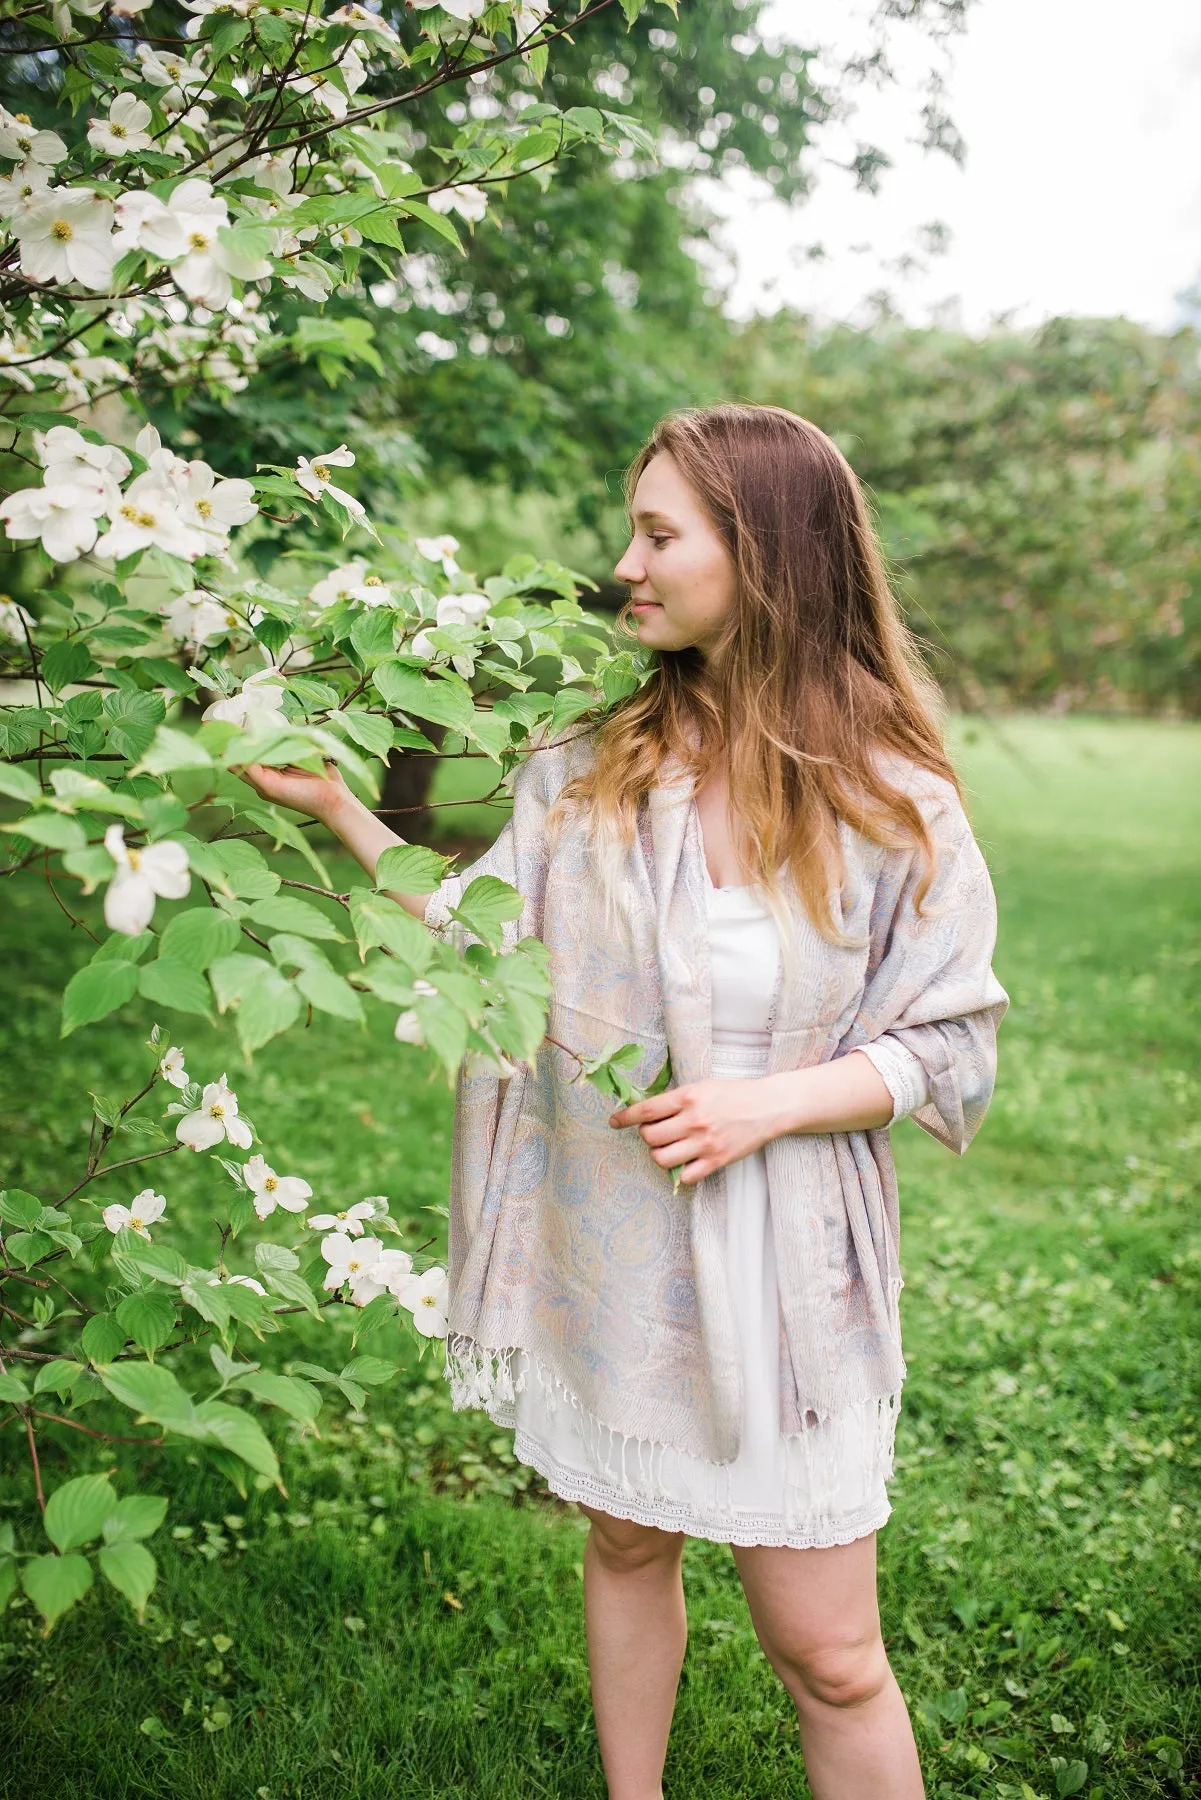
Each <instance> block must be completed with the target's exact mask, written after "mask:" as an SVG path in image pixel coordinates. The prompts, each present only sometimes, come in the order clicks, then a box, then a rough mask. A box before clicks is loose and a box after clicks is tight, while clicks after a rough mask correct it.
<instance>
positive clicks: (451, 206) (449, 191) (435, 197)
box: [426, 181, 488, 225]
mask: <svg viewBox="0 0 1201 1800" xmlns="http://www.w3.org/2000/svg"><path fill="white" fill-rule="evenodd" d="M426 205H427V206H428V207H429V209H430V211H431V212H436V213H450V212H457V213H458V215H459V217H460V218H461V219H466V220H468V222H469V223H470V224H472V225H478V224H479V221H480V220H481V219H482V218H483V216H484V214H485V213H486V212H487V210H488V196H487V194H486V193H485V192H484V189H483V188H482V187H476V186H475V184H474V182H470V181H465V182H462V183H461V184H460V185H459V186H458V187H444V188H439V189H438V191H437V192H436V193H434V194H430V196H429V197H428V199H427V201H426Z"/></svg>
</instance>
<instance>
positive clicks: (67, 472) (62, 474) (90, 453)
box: [33, 425, 133, 495]
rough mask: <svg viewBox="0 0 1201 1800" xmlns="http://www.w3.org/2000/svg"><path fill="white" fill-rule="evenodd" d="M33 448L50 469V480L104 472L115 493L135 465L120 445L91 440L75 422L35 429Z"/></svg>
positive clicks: (66, 479) (90, 475)
mask: <svg viewBox="0 0 1201 1800" xmlns="http://www.w3.org/2000/svg"><path fill="white" fill-rule="evenodd" d="M33 448H34V451H35V453H36V455H37V459H38V461H39V462H40V463H41V464H42V467H43V468H44V469H45V471H46V474H45V476H44V479H45V480H46V481H47V482H56V481H75V480H77V479H79V478H91V477H93V476H96V475H104V476H107V477H108V479H109V480H110V481H111V482H112V484H113V486H112V492H113V494H114V495H115V494H116V490H117V485H118V484H119V483H120V482H122V481H124V480H125V477H126V476H127V475H128V474H129V471H130V469H131V468H132V467H133V464H132V463H131V462H130V460H129V458H128V456H126V454H125V452H124V450H122V449H121V448H120V447H119V445H117V444H92V443H89V442H88V439H87V438H85V437H84V435H83V433H82V432H81V431H76V429H75V427H74V426H73V425H52V426H51V427H50V429H49V431H35V432H34V434H33Z"/></svg>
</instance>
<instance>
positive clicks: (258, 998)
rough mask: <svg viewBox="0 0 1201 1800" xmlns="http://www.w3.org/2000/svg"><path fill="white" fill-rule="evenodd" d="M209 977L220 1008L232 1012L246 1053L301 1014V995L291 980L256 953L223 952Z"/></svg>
mask: <svg viewBox="0 0 1201 1800" xmlns="http://www.w3.org/2000/svg"><path fill="white" fill-rule="evenodd" d="M209 979H210V981H211V982H212V984H213V992H214V993H215V994H216V996H217V1004H218V1006H219V1007H220V1009H221V1011H222V1012H228V1011H230V1010H232V1011H233V1012H234V1014H235V1023H236V1025H237V1031H238V1039H239V1041H240V1043H241V1045H242V1048H243V1050H245V1051H246V1052H247V1053H249V1052H250V1051H252V1050H257V1049H259V1048H260V1047H261V1046H262V1045H263V1044H265V1043H267V1042H268V1041H269V1040H270V1039H271V1038H273V1037H276V1036H278V1034H279V1033H280V1032H281V1031H286V1030H287V1029H288V1027H289V1025H293V1024H295V1022H296V1020H297V1019H298V1018H299V1017H300V995H299V994H298V993H297V991H296V989H295V988H294V987H293V986H292V983H291V982H290V981H288V980H286V979H285V977H284V976H283V975H281V974H280V972H279V970H278V969H275V968H273V967H272V966H271V964H270V963H267V962H263V961H262V960H261V958H259V957H257V956H241V955H237V956H223V957H221V958H220V959H219V960H218V961H217V962H215V963H214V964H213V966H212V968H211V969H210V970H209Z"/></svg>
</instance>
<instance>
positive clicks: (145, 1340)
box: [117, 1290, 175, 1355]
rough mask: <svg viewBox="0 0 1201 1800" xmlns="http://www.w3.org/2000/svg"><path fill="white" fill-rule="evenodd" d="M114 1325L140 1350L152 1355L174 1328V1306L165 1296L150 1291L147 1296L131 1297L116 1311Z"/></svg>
mask: <svg viewBox="0 0 1201 1800" xmlns="http://www.w3.org/2000/svg"><path fill="white" fill-rule="evenodd" d="M117 1323H118V1324H119V1325H121V1326H122V1327H123V1328H124V1330H125V1331H126V1333H127V1334H128V1335H129V1336H130V1337H131V1338H132V1339H133V1341H134V1343H135V1344H136V1345H137V1346H138V1349H139V1350H145V1351H146V1352H147V1353H148V1354H150V1355H153V1353H154V1351H156V1350H158V1349H160V1348H161V1347H162V1345H163V1344H165V1343H166V1342H167V1340H168V1339H169V1338H170V1336H171V1333H172V1332H173V1331H174V1329H175V1306H174V1303H173V1302H172V1301H171V1300H169V1299H168V1297H167V1295H166V1294H160V1293H156V1292H154V1291H153V1290H152V1291H151V1292H150V1293H147V1294H130V1295H128V1296H127V1297H126V1298H125V1299H124V1300H122V1302H121V1304H120V1306H118V1308H117Z"/></svg>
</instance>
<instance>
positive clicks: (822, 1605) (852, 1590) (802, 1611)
mask: <svg viewBox="0 0 1201 1800" xmlns="http://www.w3.org/2000/svg"><path fill="white" fill-rule="evenodd" d="M734 1557H735V1560H736V1562H737V1564H738V1572H739V1574H740V1575H741V1576H742V1585H743V1587H744V1589H745V1590H746V1597H747V1602H748V1604H749V1606H750V1609H751V1618H752V1619H753V1621H754V1625H755V1630H756V1632H757V1634H758V1637H759V1642H760V1643H761V1644H762V1646H763V1649H764V1653H765V1654H766V1656H767V1659H768V1661H769V1662H770V1663H771V1665H772V1668H773V1669H775V1671H776V1673H777V1675H779V1677H780V1679H781V1681H782V1682H783V1683H784V1686H785V1687H786V1688H787V1689H788V1692H789V1694H790V1695H791V1697H792V1699H793V1701H794V1703H795V1705H796V1709H797V1716H798V1718H799V1719H800V1723H801V1747H802V1749H803V1750H804V1752H805V1772H806V1774H807V1775H808V1777H809V1785H810V1787H811V1788H812V1790H813V1800H923V1795H924V1793H925V1789H924V1787H923V1786H922V1776H921V1770H920V1768H919V1767H918V1760H917V1747H916V1745H915V1744H914V1741H913V1727H912V1726H911V1724H910V1722H909V1713H908V1711H907V1709H906V1706H905V1700H904V1696H903V1695H902V1693H901V1690H900V1688H899V1687H898V1686H897V1682H896V1677H895V1676H894V1674H893V1672H892V1670H891V1668H890V1667H889V1663H888V1657H887V1655H886V1654H885V1650H884V1643H883V1639H882V1638H881V1636H880V1613H879V1608H878V1605H877V1602H876V1536H875V1533H874V1532H872V1533H871V1535H870V1536H868V1537H864V1538H858V1539H856V1541H855V1542H854V1543H852V1544H841V1545H838V1546H835V1547H833V1548H831V1549H829V1550H775V1549H769V1548H767V1547H765V1546H761V1547H758V1548H755V1549H749V1550H735V1552H734Z"/></svg>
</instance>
